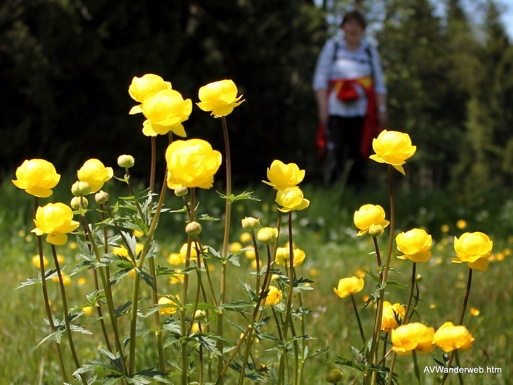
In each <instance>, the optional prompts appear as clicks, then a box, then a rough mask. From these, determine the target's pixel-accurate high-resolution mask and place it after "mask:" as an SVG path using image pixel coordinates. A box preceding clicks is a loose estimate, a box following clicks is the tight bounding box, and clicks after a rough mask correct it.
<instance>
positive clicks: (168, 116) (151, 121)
mask: <svg viewBox="0 0 513 385" xmlns="http://www.w3.org/2000/svg"><path fill="white" fill-rule="evenodd" d="M142 112H143V114H144V116H145V117H146V118H147V119H146V120H145V121H144V123H143V134H144V135H146V136H157V135H165V134H167V133H168V132H173V133H175V134H176V135H178V136H181V137H182V138H185V137H187V134H186V133H185V128H184V127H183V125H182V123H183V122H185V121H186V120H187V119H189V116H190V115H191V112H192V101H191V99H185V100H184V98H183V96H182V95H181V94H180V93H179V92H178V91H175V90H172V89H167V90H163V91H159V92H158V93H157V94H155V95H153V96H151V97H149V98H147V99H145V100H144V102H143V106H142Z"/></svg>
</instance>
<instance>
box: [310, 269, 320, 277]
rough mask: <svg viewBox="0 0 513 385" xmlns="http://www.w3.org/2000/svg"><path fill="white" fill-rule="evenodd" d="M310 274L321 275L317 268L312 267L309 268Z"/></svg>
mask: <svg viewBox="0 0 513 385" xmlns="http://www.w3.org/2000/svg"><path fill="white" fill-rule="evenodd" d="M308 274H310V275H311V276H312V277H316V276H318V275H319V272H318V271H317V269H314V268H312V269H309V270H308Z"/></svg>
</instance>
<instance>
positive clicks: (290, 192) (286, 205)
mask: <svg viewBox="0 0 513 385" xmlns="http://www.w3.org/2000/svg"><path fill="white" fill-rule="evenodd" d="M276 203H278V204H279V205H280V206H282V207H280V208H278V210H280V211H281V212H282V213H287V212H289V211H292V210H304V209H306V208H307V207H308V206H309V205H310V201H309V200H308V199H305V198H304V195H303V191H301V189H300V188H299V187H287V188H285V189H283V190H278V193H277V194H276Z"/></svg>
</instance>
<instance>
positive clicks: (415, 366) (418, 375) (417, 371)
mask: <svg viewBox="0 0 513 385" xmlns="http://www.w3.org/2000/svg"><path fill="white" fill-rule="evenodd" d="M411 356H412V358H413V368H414V369H415V377H417V381H418V382H419V385H421V381H420V370H419V364H418V363H417V353H416V352H415V350H413V351H412V352H411Z"/></svg>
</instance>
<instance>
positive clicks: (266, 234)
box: [257, 227, 278, 245]
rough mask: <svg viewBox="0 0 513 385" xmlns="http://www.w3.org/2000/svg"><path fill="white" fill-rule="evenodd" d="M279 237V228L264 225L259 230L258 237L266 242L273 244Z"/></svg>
mask: <svg viewBox="0 0 513 385" xmlns="http://www.w3.org/2000/svg"><path fill="white" fill-rule="evenodd" d="M276 238H278V229H277V228H274V227H262V228H261V229H260V230H258V233H257V239H258V240H259V241H260V242H262V243H265V244H268V245H270V244H273V243H274V241H275V240H276Z"/></svg>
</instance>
